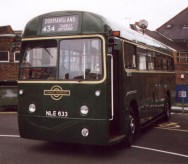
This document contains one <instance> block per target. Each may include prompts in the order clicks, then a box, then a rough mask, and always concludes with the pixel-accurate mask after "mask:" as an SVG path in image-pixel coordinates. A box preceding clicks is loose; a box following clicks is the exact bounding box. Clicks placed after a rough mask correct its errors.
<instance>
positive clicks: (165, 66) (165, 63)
mask: <svg viewBox="0 0 188 164" xmlns="http://www.w3.org/2000/svg"><path fill="white" fill-rule="evenodd" d="M162 60H163V70H167V57H166V56H163V59H162Z"/></svg>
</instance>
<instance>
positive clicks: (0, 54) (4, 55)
mask: <svg viewBox="0 0 188 164" xmlns="http://www.w3.org/2000/svg"><path fill="white" fill-rule="evenodd" d="M0 62H9V51H0Z"/></svg>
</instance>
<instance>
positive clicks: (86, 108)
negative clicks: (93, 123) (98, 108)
mask: <svg viewBox="0 0 188 164" xmlns="http://www.w3.org/2000/svg"><path fill="white" fill-rule="evenodd" d="M88 112H89V108H88V107H87V106H86V105H83V106H81V108H80V113H81V114H82V115H84V116H86V115H87V114H88Z"/></svg>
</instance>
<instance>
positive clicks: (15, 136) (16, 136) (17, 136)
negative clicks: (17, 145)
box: [0, 135, 20, 138]
mask: <svg viewBox="0 0 188 164" xmlns="http://www.w3.org/2000/svg"><path fill="white" fill-rule="evenodd" d="M0 137H14V138H20V136H19V135H0Z"/></svg>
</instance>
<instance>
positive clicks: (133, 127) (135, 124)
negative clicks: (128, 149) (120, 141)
mask: <svg viewBox="0 0 188 164" xmlns="http://www.w3.org/2000/svg"><path fill="white" fill-rule="evenodd" d="M139 136H140V121H139V116H138V114H137V113H136V111H135V110H134V108H133V107H130V113H129V128H128V138H127V141H126V144H127V145H128V146H131V145H132V144H133V142H134V141H135V140H136V139H137V138H138V137H139Z"/></svg>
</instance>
